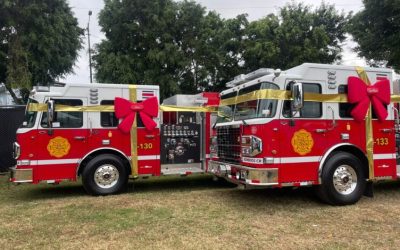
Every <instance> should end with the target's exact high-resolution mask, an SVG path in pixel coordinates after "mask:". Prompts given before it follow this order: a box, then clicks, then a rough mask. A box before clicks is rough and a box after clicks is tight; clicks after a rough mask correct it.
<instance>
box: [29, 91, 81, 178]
mask: <svg viewBox="0 0 400 250" xmlns="http://www.w3.org/2000/svg"><path fill="white" fill-rule="evenodd" d="M49 101H52V102H54V106H55V105H67V106H86V105H87V99H86V98H84V97H81V98H79V97H61V98H55V97H54V98H53V97H51V98H48V99H47V101H46V103H48V102H49ZM88 135H89V129H88V122H87V113H86V112H64V111H59V112H54V113H53V119H52V122H51V124H49V122H48V113H47V112H43V113H42V115H41V118H40V123H39V125H38V129H37V136H36V138H35V139H33V140H32V147H33V148H35V156H34V158H35V159H36V160H37V165H38V168H37V171H36V172H35V175H37V176H40V178H42V180H47V181H56V182H57V181H60V180H63V179H70V180H75V179H76V166H77V163H78V161H79V159H80V158H81V157H82V149H84V148H86V147H87V143H88Z"/></svg>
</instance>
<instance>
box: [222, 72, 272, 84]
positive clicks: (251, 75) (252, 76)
mask: <svg viewBox="0 0 400 250" xmlns="http://www.w3.org/2000/svg"><path fill="white" fill-rule="evenodd" d="M274 72H275V70H274V69H271V68H261V69H257V70H256V71H253V72H251V73H248V74H247V75H244V74H241V75H238V76H235V78H233V80H232V81H230V82H227V83H226V87H227V88H232V87H235V86H237V85H239V84H242V83H245V82H247V81H250V80H254V79H256V78H259V77H262V76H265V75H271V74H273V73H274Z"/></svg>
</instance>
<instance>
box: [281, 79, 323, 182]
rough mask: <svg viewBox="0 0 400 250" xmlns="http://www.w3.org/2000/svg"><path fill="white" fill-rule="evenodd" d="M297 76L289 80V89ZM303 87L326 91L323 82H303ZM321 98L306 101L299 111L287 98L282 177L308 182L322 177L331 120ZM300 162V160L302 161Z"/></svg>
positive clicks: (284, 117)
mask: <svg viewBox="0 0 400 250" xmlns="http://www.w3.org/2000/svg"><path fill="white" fill-rule="evenodd" d="M294 83H295V81H294V80H287V81H286V90H291V88H292V85H293V84H294ZM302 86H303V91H304V93H306V92H312V93H322V92H323V85H322V84H321V83H319V82H313V81H307V82H302ZM324 110H325V107H324V104H323V103H321V102H304V105H303V107H302V108H301V109H300V110H299V111H294V110H293V108H292V101H288V100H287V101H284V102H283V106H282V111H281V112H280V129H279V131H280V138H281V139H280V148H281V153H280V155H281V167H280V170H279V171H280V173H279V176H280V181H279V182H281V183H285V182H291V183H292V182H306V181H317V180H318V167H319V160H320V158H321V156H322V155H323V154H324V150H325V144H326V140H327V137H328V133H329V131H328V127H327V125H328V124H327V123H328V121H327V120H326V119H325V112H324ZM299 163H300V164H299Z"/></svg>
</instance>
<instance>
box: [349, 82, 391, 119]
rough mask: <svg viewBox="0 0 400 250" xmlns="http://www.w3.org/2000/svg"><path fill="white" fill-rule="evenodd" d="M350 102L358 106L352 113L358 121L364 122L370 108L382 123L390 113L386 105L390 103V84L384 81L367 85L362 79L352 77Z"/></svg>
mask: <svg viewBox="0 0 400 250" xmlns="http://www.w3.org/2000/svg"><path fill="white" fill-rule="evenodd" d="M347 98H348V101H349V102H350V103H353V104H357V105H356V106H355V107H354V108H353V110H352V111H351V115H352V116H353V118H354V119H355V120H356V121H363V120H364V118H365V116H366V114H367V112H368V108H369V106H370V103H372V107H373V109H374V111H375V114H376V116H377V117H378V119H379V120H380V121H382V120H385V119H386V117H387V115H388V112H387V110H386V107H385V105H388V104H389V103H390V83H389V80H388V79H383V80H380V81H378V82H376V83H375V84H373V85H367V84H366V83H365V82H364V81H363V80H362V79H360V78H358V77H354V76H351V77H349V79H348V94H347Z"/></svg>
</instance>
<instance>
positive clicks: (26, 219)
mask: <svg viewBox="0 0 400 250" xmlns="http://www.w3.org/2000/svg"><path fill="white" fill-rule="evenodd" d="M134 184H135V185H134V187H133V185H132V182H131V183H130V188H129V190H128V192H127V193H124V194H121V195H115V196H106V197H91V196H88V195H86V194H85V192H84V190H83V188H82V187H81V185H80V183H70V184H60V185H58V186H50V185H45V184H43V185H20V186H13V185H8V183H7V176H0V190H1V191H0V220H1V221H0V246H2V249H10V248H14V249H30V248H40V249H57V248H60V249H81V248H86V249H233V248H234V249H239V248H240V249H272V248H274V249H298V248H308V249H310V248H311V249H315V248H318V249H344V248H348V249H355V248H356V249H398V248H399V246H400V182H394V183H384V184H379V185H376V187H375V197H374V198H372V199H371V198H366V197H364V198H362V199H361V201H360V202H358V203H357V204H356V205H353V206H347V207H332V206H329V205H325V204H323V203H320V202H319V201H318V200H317V199H316V198H315V197H314V195H313V192H312V190H311V189H310V188H301V189H295V190H293V189H290V188H288V189H268V190H239V189H236V188H233V187H232V186H231V185H229V184H224V183H216V182H213V181H212V178H211V177H210V176H208V175H202V176H192V177H185V178H181V177H176V178H171V177H161V178H151V179H147V180H138V181H135V182H134Z"/></svg>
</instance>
